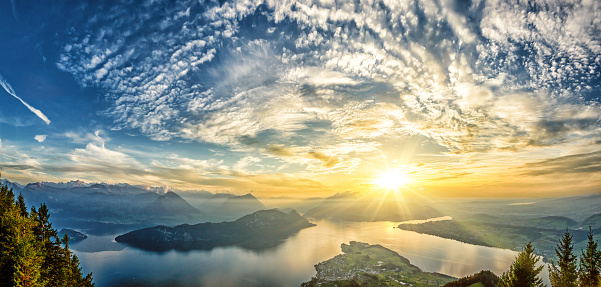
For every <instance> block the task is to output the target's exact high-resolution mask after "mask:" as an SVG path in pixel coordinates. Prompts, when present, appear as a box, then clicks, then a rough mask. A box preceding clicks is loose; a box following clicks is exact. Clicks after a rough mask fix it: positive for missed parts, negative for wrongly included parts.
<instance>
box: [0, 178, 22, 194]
mask: <svg viewBox="0 0 601 287" xmlns="http://www.w3.org/2000/svg"><path fill="white" fill-rule="evenodd" d="M0 186H6V187H8V188H9V189H11V188H12V189H13V192H15V193H18V192H19V191H20V190H22V189H23V188H24V187H25V186H23V185H20V184H19V183H18V182H11V181H9V180H8V179H2V180H0Z"/></svg>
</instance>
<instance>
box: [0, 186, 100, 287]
mask: <svg viewBox="0 0 601 287" xmlns="http://www.w3.org/2000/svg"><path fill="white" fill-rule="evenodd" d="M49 218H50V211H49V210H48V208H47V207H46V205H44V204H42V205H41V206H40V208H39V209H37V210H36V209H35V208H33V207H32V208H31V210H30V211H28V210H27V207H26V205H25V200H24V199H23V196H21V195H19V196H18V198H17V200H15V197H14V194H13V192H12V189H9V188H7V187H6V186H4V185H2V186H1V187H0V285H1V286H93V285H94V284H93V283H92V274H91V273H90V274H88V275H86V276H83V274H82V271H81V268H80V267H79V260H78V259H77V256H75V255H73V254H72V253H71V251H70V250H69V235H66V234H65V235H64V236H63V237H62V239H61V238H59V237H58V234H57V232H56V230H55V229H53V228H52V223H51V222H50V220H49Z"/></svg>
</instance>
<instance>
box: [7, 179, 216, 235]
mask: <svg viewBox="0 0 601 287" xmlns="http://www.w3.org/2000/svg"><path fill="white" fill-rule="evenodd" d="M3 184H7V185H10V186H11V187H13V188H14V189H15V193H21V194H23V197H24V199H25V202H26V203H27V204H28V205H34V206H37V205H39V204H41V203H45V204H47V206H48V207H49V208H50V209H51V210H60V213H56V214H55V215H54V220H55V223H56V224H59V225H63V226H70V227H77V226H80V227H85V228H93V226H95V225H93V224H94V223H97V224H104V225H108V224H111V225H123V226H128V227H127V228H130V227H129V226H133V227H136V226H141V225H146V226H148V225H150V224H173V223H184V222H198V221H200V220H202V219H203V215H202V214H201V212H200V211H199V210H198V209H196V208H194V207H193V206H191V205H190V204H189V203H188V202H186V201H185V200H184V199H183V198H181V197H180V196H179V195H178V194H176V193H174V192H171V191H169V192H167V193H165V194H162V193H163V191H164V190H163V189H162V188H160V189H159V188H145V187H141V186H134V185H128V184H117V185H111V184H87V183H84V182H82V181H71V182H67V183H52V182H36V183H30V184H27V185H25V186H22V185H19V184H17V183H12V182H9V181H7V180H3ZM199 194H200V193H199ZM202 195H206V194H202ZM207 196H208V195H207Z"/></svg>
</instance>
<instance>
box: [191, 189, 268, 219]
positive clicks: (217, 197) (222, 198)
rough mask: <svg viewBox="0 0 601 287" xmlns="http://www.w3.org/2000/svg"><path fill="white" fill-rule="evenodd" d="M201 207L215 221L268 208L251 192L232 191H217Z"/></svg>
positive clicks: (234, 217)
mask: <svg viewBox="0 0 601 287" xmlns="http://www.w3.org/2000/svg"><path fill="white" fill-rule="evenodd" d="M200 209H201V210H202V211H205V214H207V215H209V216H210V217H211V219H212V221H213V222H215V221H224V220H234V219H236V218H239V217H241V216H243V215H245V214H249V213H253V212H255V211H259V210H264V209H266V208H265V205H263V203H261V202H260V201H259V200H258V199H257V198H256V197H254V196H253V195H252V194H250V193H248V194H245V195H241V196H236V195H234V194H230V193H216V194H214V195H213V196H211V197H210V198H209V199H207V200H206V201H205V202H203V203H202V204H201V206H200Z"/></svg>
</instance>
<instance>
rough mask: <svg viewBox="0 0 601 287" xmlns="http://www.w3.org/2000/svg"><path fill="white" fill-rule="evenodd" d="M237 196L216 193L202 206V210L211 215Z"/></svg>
mask: <svg viewBox="0 0 601 287" xmlns="http://www.w3.org/2000/svg"><path fill="white" fill-rule="evenodd" d="M234 196H236V195H235V194H231V193H215V194H213V195H212V196H210V197H209V198H207V199H206V200H205V201H204V202H203V203H202V204H200V210H202V211H205V212H207V213H211V212H213V211H215V210H217V209H219V208H220V207H221V205H222V204H223V203H224V202H225V201H226V200H227V199H228V198H230V197H234Z"/></svg>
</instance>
